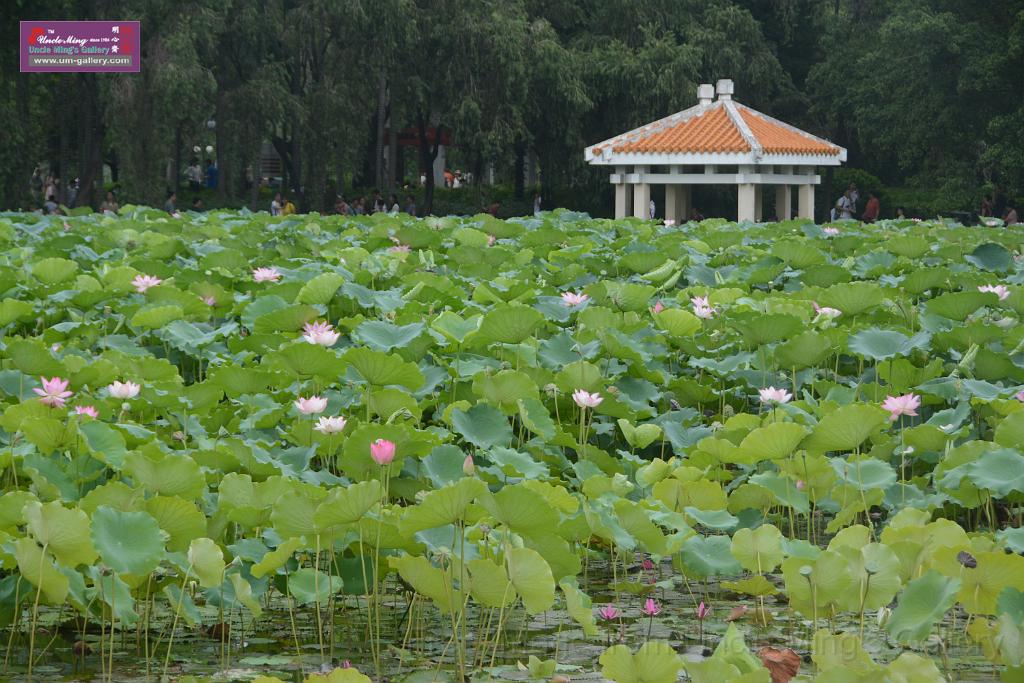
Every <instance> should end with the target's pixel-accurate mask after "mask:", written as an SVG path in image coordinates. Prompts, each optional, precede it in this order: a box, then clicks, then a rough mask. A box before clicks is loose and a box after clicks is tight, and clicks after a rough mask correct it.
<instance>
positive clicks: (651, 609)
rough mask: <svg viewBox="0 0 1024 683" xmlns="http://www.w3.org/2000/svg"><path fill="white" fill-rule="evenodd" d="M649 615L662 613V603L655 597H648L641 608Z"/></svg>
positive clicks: (653, 615) (654, 615)
mask: <svg viewBox="0 0 1024 683" xmlns="http://www.w3.org/2000/svg"><path fill="white" fill-rule="evenodd" d="M640 611H641V612H643V613H644V616H647V617H656V616H658V615H659V614H661V605H659V604H658V601H657V600H655V599H654V598H647V600H645V601H644V606H643V609H641V610H640Z"/></svg>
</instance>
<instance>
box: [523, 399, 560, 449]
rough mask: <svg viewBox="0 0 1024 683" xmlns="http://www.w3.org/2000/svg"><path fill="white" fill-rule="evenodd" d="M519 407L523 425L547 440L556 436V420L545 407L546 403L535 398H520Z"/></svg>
mask: <svg viewBox="0 0 1024 683" xmlns="http://www.w3.org/2000/svg"><path fill="white" fill-rule="evenodd" d="M517 405H518V407H519V419H520V420H522V422H523V426H525V427H526V428H527V429H529V430H530V431H531V432H533V433H534V434H536V435H537V436H539V437H541V438H542V439H545V440H550V439H552V438H554V436H555V421H554V420H552V419H551V413H549V412H548V409H547V408H545V407H544V404H543V403H541V402H540V401H538V400H537V399H535V398H526V399H520V400H519V401H517Z"/></svg>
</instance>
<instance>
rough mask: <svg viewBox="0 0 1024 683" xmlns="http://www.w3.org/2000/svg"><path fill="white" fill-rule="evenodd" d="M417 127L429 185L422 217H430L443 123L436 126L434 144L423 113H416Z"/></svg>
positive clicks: (421, 156)
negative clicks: (435, 166)
mask: <svg viewBox="0 0 1024 683" xmlns="http://www.w3.org/2000/svg"><path fill="white" fill-rule="evenodd" d="M416 126H417V128H418V129H419V134H420V166H422V167H423V168H424V169H425V172H426V177H427V183H426V187H425V188H424V192H423V212H422V213H421V214H420V215H422V216H429V215H430V214H431V213H433V211H434V160H435V159H437V150H438V145H440V144H441V123H440V122H438V123H437V125H436V126H434V144H433V146H431V144H430V142H429V141H428V140H427V118H426V117H425V116H424V115H423V112H422V111H418V112H416Z"/></svg>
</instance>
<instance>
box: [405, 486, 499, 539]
mask: <svg viewBox="0 0 1024 683" xmlns="http://www.w3.org/2000/svg"><path fill="white" fill-rule="evenodd" d="M486 490H487V487H486V486H485V485H484V483H483V482H482V481H480V480H479V479H474V478H469V477H466V478H465V479H460V480H459V481H457V482H455V483H454V484H450V485H448V486H445V487H444V488H441V489H436V490H434V491H431V492H430V493H428V494H427V495H426V496H425V497H424V498H423V500H422V501H421V502H420V503H419V504H418V505H416V506H414V507H410V508H408V509H407V511H406V513H405V514H404V515H403V516H402V521H401V522H400V523H399V529H400V530H401V532H402V533H403V534H404V535H406V536H412V535H413V534H415V533H416V532H417V531H423V530H425V529H433V528H435V527H439V526H445V525H447V524H453V523H455V522H457V521H463V520H464V518H465V514H466V508H467V507H468V506H469V504H470V503H471V502H473V501H474V500H475V499H476V498H477V497H479V496H481V495H483V494H484V492H485V491H486Z"/></svg>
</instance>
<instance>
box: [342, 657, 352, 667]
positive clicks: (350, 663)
mask: <svg viewBox="0 0 1024 683" xmlns="http://www.w3.org/2000/svg"><path fill="white" fill-rule="evenodd" d="M341 668H342V669H351V668H352V662H350V661H349V660H347V659H346V660H345V661H343V662H342V663H341Z"/></svg>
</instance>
